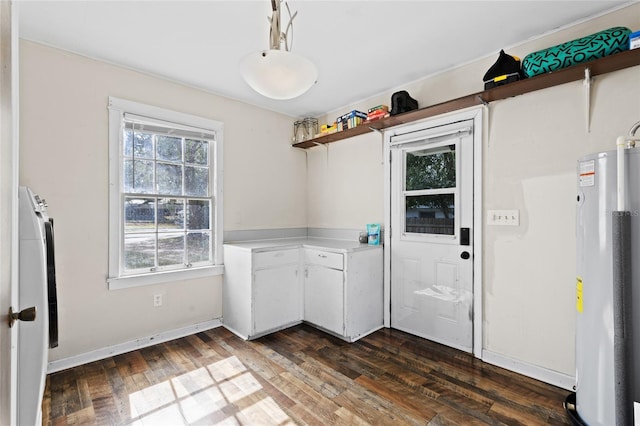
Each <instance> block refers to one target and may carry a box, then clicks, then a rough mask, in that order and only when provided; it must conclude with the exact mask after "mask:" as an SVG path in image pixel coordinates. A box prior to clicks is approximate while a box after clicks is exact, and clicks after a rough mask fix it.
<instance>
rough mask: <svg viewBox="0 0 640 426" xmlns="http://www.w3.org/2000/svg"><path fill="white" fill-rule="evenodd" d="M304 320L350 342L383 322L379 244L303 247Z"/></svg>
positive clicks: (380, 251)
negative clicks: (358, 247)
mask: <svg viewBox="0 0 640 426" xmlns="http://www.w3.org/2000/svg"><path fill="white" fill-rule="evenodd" d="M304 269H305V272H304V320H305V321H306V322H308V323H309V324H312V325H314V326H316V327H318V328H321V329H323V330H325V331H329V332H331V333H333V334H335V335H337V336H339V337H341V338H343V339H345V340H347V341H349V342H353V341H355V340H357V339H359V338H360V337H363V336H365V335H367V334H369V333H371V332H373V331H375V330H378V329H379V328H381V327H382V325H383V308H382V304H383V290H382V248H380V247H377V248H371V249H367V250H360V251H351V252H345V253H335V252H329V251H323V250H317V249H308V248H307V249H304Z"/></svg>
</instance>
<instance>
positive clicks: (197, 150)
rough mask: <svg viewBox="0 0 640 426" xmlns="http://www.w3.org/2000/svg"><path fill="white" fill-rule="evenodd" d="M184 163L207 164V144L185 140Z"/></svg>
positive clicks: (205, 142)
mask: <svg viewBox="0 0 640 426" xmlns="http://www.w3.org/2000/svg"><path fill="white" fill-rule="evenodd" d="M184 161H185V162H187V163H191V164H200V165H205V166H206V165H207V164H209V142H207V141H196V140H193V139H187V140H185V153H184Z"/></svg>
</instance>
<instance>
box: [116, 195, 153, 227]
mask: <svg viewBox="0 0 640 426" xmlns="http://www.w3.org/2000/svg"><path fill="white" fill-rule="evenodd" d="M155 230H156V204H155V199H153V198H137V197H125V199H124V232H125V234H129V233H134V232H136V233H140V232H155Z"/></svg>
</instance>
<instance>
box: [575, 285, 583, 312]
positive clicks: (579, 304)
mask: <svg viewBox="0 0 640 426" xmlns="http://www.w3.org/2000/svg"><path fill="white" fill-rule="evenodd" d="M576 310H577V311H578V312H583V311H584V304H583V303H582V278H580V277H577V279H576Z"/></svg>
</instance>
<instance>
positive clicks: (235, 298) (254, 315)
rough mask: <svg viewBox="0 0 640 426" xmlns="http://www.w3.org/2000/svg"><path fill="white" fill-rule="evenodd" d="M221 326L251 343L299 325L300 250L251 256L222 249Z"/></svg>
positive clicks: (244, 250) (300, 312) (249, 253)
mask: <svg viewBox="0 0 640 426" xmlns="http://www.w3.org/2000/svg"><path fill="white" fill-rule="evenodd" d="M224 249H225V276H224V287H223V290H222V300H223V304H222V315H223V323H224V325H225V326H226V327H227V328H228V329H229V330H231V331H233V332H234V333H235V334H237V335H239V336H241V337H242V338H244V339H253V338H256V337H259V336H261V335H264V334H267V333H269V332H273V331H276V330H280V329H283V328H285V327H289V326H291V325H294V324H297V323H300V321H302V306H301V305H302V289H301V286H300V250H299V249H298V248H293V249H284V250H270V251H264V252H253V251H252V250H246V249H242V248H238V247H235V246H233V245H225V247H224Z"/></svg>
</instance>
